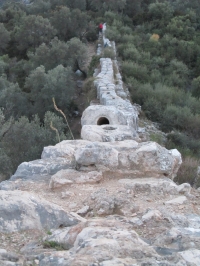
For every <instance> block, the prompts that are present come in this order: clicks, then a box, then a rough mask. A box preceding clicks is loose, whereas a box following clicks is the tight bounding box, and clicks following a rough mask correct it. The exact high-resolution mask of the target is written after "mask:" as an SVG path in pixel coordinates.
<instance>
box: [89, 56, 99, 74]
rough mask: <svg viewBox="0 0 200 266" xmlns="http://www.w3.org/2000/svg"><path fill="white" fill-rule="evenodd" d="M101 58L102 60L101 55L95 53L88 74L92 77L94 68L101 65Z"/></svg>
mask: <svg viewBox="0 0 200 266" xmlns="http://www.w3.org/2000/svg"><path fill="white" fill-rule="evenodd" d="M99 60H100V56H99V55H93V57H92V60H91V62H90V65H89V68H88V76H90V77H91V76H93V73H94V69H95V68H97V67H98V65H99Z"/></svg>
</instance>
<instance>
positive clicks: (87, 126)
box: [81, 25, 138, 141]
mask: <svg viewBox="0 0 200 266" xmlns="http://www.w3.org/2000/svg"><path fill="white" fill-rule="evenodd" d="M102 35H103V36H100V37H103V38H102V43H103V44H105V43H106V44H107V45H109V46H110V47H111V48H112V49H113V51H114V54H115V55H116V48H115V43H114V42H110V41H109V40H108V39H107V38H105V36H104V35H105V25H104V29H103V33H102ZM103 44H102V45H101V44H99V46H98V49H97V54H100V53H101V49H102V46H104V45H103ZM100 65H101V70H100V72H99V73H98V74H95V75H94V76H95V81H94V85H95V88H96V89H97V99H98V100H99V103H98V104H92V105H90V106H89V107H88V108H87V109H86V110H85V111H84V113H83V115H82V119H81V124H82V132H81V137H82V138H83V139H86V140H90V141H95V140H96V141H122V140H125V139H137V128H138V107H137V106H136V105H132V104H131V102H130V101H129V100H128V91H125V90H124V88H123V81H122V77H121V74H120V72H119V68H118V64H117V60H116V58H115V59H114V60H111V59H110V58H101V59H100ZM108 124H109V125H110V126H108Z"/></svg>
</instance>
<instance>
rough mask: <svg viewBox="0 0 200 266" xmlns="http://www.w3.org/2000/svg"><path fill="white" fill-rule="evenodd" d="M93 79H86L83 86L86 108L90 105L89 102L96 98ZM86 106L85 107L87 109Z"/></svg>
mask: <svg viewBox="0 0 200 266" xmlns="http://www.w3.org/2000/svg"><path fill="white" fill-rule="evenodd" d="M94 80H95V78H92V77H91V78H88V79H87V80H86V81H85V83H84V86H83V92H84V93H85V94H86V98H87V106H88V105H89V104H90V101H91V100H93V99H96V98H97V90H96V88H95V86H94ZM87 106H86V107H87Z"/></svg>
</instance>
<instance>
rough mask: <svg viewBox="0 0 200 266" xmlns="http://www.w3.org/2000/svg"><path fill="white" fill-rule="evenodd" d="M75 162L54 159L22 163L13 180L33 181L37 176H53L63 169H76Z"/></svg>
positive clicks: (65, 159)
mask: <svg viewBox="0 0 200 266" xmlns="http://www.w3.org/2000/svg"><path fill="white" fill-rule="evenodd" d="M74 167H75V161H71V160H68V159H67V158H54V159H47V160H45V159H41V160H35V161H31V162H24V163H21V164H20V165H19V166H18V168H17V171H16V172H15V174H14V175H13V176H12V177H11V180H16V179H18V178H23V179H32V177H33V176H37V175H43V176H47V175H53V174H55V173H56V172H58V171H59V170H61V169H68V168H74Z"/></svg>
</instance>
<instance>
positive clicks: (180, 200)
mask: <svg viewBox="0 0 200 266" xmlns="http://www.w3.org/2000/svg"><path fill="white" fill-rule="evenodd" d="M186 201H187V198H186V197H185V196H180V197H177V198H175V199H172V200H168V201H166V202H165V204H170V205H180V204H183V203H185V202H186Z"/></svg>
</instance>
